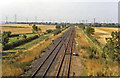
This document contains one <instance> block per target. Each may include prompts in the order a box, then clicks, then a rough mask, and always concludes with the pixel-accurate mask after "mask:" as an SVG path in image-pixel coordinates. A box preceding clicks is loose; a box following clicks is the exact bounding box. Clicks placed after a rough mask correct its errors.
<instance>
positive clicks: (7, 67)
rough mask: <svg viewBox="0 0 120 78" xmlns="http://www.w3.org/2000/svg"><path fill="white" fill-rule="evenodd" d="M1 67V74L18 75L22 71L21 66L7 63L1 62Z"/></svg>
mask: <svg viewBox="0 0 120 78" xmlns="http://www.w3.org/2000/svg"><path fill="white" fill-rule="evenodd" d="M2 69H3V70H2V76H18V75H20V74H21V73H23V72H24V71H23V70H22V69H21V68H18V67H14V66H12V65H8V64H3V65H2ZM13 72H14V73H13Z"/></svg>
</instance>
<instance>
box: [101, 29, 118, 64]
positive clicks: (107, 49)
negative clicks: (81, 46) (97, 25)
mask: <svg viewBox="0 0 120 78" xmlns="http://www.w3.org/2000/svg"><path fill="white" fill-rule="evenodd" d="M111 36H112V38H109V39H107V43H106V45H105V46H104V48H103V52H104V53H106V54H107V55H108V56H109V58H111V59H112V60H113V61H118V62H119V63H120V50H119V49H120V31H119V32H112V33H111Z"/></svg>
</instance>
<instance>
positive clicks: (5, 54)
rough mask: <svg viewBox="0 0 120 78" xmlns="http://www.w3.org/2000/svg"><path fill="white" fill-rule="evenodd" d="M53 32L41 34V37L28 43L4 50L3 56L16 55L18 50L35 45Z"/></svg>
mask: <svg viewBox="0 0 120 78" xmlns="http://www.w3.org/2000/svg"><path fill="white" fill-rule="evenodd" d="M50 35H51V34H46V35H43V36H41V37H40V38H37V39H35V40H32V41H31V42H28V43H25V44H23V45H20V46H18V47H15V48H13V49H11V50H6V51H3V52H2V53H3V54H4V55H3V56H2V58H9V57H10V56H12V55H14V54H15V53H16V51H17V50H19V51H20V50H25V49H28V48H30V47H32V46H33V45H35V44H37V43H39V42H40V41H42V40H44V39H46V38H48V37H49V36H50ZM29 36H32V35H29Z"/></svg>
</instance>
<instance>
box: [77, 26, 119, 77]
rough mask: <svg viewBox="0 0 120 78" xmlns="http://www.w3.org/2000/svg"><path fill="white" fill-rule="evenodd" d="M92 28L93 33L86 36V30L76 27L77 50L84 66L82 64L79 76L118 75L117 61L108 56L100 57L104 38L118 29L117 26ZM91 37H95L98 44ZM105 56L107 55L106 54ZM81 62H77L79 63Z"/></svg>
mask: <svg viewBox="0 0 120 78" xmlns="http://www.w3.org/2000/svg"><path fill="white" fill-rule="evenodd" d="M93 28H94V29H95V33H94V35H92V36H88V34H87V33H86V30H82V29H81V28H76V34H77V37H76V41H77V45H76V46H77V51H78V53H79V55H80V56H81V58H80V59H81V63H82V65H83V66H84V67H83V66H82V67H83V69H82V72H81V76H118V75H119V74H120V73H119V70H118V67H119V66H118V62H116V61H112V60H111V59H110V58H109V57H106V58H103V57H102V53H103V47H104V45H105V43H106V41H105V38H108V37H111V32H112V31H118V28H108V27H93ZM93 38H95V39H97V41H98V43H99V42H100V45H98V44H96V43H97V41H96V40H95V39H93ZM81 42H82V43H81ZM101 44H103V45H101ZM91 54H92V58H91ZM106 56H108V55H107V54H106ZM81 63H78V64H79V65H80V64H81Z"/></svg>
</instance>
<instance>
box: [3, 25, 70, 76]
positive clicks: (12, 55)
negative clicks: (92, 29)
mask: <svg viewBox="0 0 120 78" xmlns="http://www.w3.org/2000/svg"><path fill="white" fill-rule="evenodd" d="M37 26H38V27H40V28H41V29H42V33H43V32H45V31H46V30H48V29H52V30H55V29H56V28H55V25H37ZM68 29H69V28H67V29H65V30H63V31H62V32H61V33H59V34H56V35H55V36H54V34H53V32H52V33H47V34H43V35H41V36H40V37H39V38H37V39H34V40H32V41H30V42H27V43H25V44H22V45H19V46H17V47H14V48H13V49H10V50H4V51H2V54H3V55H2V58H3V60H2V61H3V64H2V69H6V70H3V71H2V75H3V76H18V75H21V74H23V73H24V72H25V71H27V70H28V69H29V68H30V67H29V65H30V63H31V61H33V60H35V59H37V58H40V54H41V53H42V51H43V50H44V49H45V48H47V47H48V46H49V45H50V44H51V43H52V41H53V40H55V39H56V38H58V37H60V36H61V35H62V34H63V33H64V32H66V31H67V30H68ZM3 30H4V31H11V32H12V34H20V36H15V37H9V43H14V42H16V41H18V40H23V39H25V38H23V37H21V36H22V35H23V34H24V35H26V36H27V38H29V37H32V36H35V35H37V34H33V33H32V26H29V25H27V24H5V25H2V32H3ZM26 30H28V31H26ZM9 43H8V44H9Z"/></svg>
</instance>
